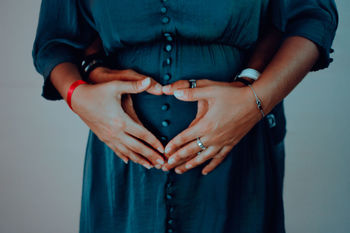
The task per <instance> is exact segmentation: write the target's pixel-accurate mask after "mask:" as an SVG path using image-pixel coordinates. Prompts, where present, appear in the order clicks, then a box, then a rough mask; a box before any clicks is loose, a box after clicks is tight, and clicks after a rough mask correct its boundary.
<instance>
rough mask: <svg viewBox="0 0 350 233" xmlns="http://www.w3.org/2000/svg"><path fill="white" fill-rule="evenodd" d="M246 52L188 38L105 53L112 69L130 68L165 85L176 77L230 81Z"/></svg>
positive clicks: (154, 42) (232, 47)
mask: <svg viewBox="0 0 350 233" xmlns="http://www.w3.org/2000/svg"><path fill="white" fill-rule="evenodd" d="M245 54H246V52H245V51H244V50H240V49H238V48H236V47H234V46H232V45H227V44H221V43H208V42H206V43H204V42H200V41H189V40H179V39H177V40H173V41H167V40H159V41H153V42H152V43H143V44H137V45H132V46H126V47H124V48H120V49H116V50H115V51H113V53H111V54H110V56H109V58H110V59H109V62H110V65H111V66H112V67H113V68H115V69H133V70H135V71H137V72H139V73H141V74H144V75H147V76H151V77H152V78H154V79H155V80H156V81H158V82H159V83H161V84H163V85H165V84H168V83H173V82H175V81H178V80H189V79H211V80H214V81H226V82H228V81H232V78H233V76H234V75H236V74H237V73H238V72H239V71H240V70H241V68H242V65H243V64H244V57H245Z"/></svg>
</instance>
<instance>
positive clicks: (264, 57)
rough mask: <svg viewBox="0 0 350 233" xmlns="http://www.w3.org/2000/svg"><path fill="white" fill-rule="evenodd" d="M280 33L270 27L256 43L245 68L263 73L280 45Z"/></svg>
mask: <svg viewBox="0 0 350 233" xmlns="http://www.w3.org/2000/svg"><path fill="white" fill-rule="evenodd" d="M282 35H283V34H282V33H281V32H280V31H278V30H276V29H275V28H274V27H273V26H271V27H270V28H269V29H268V30H267V31H266V33H265V34H264V35H263V36H262V38H261V39H260V40H259V41H258V43H257V46H256V48H255V50H254V52H253V54H252V56H251V57H250V59H249V61H248V63H247V67H248V68H252V69H255V70H258V71H259V72H263V70H264V69H265V67H266V66H267V65H268V64H269V62H270V61H271V59H272V57H273V55H275V53H276V52H277V50H278V48H279V47H280V45H281V41H282Z"/></svg>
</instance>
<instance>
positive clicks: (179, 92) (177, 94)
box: [174, 90, 184, 97]
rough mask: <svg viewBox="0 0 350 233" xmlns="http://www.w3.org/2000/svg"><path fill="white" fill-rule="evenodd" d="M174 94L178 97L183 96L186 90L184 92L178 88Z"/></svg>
mask: <svg viewBox="0 0 350 233" xmlns="http://www.w3.org/2000/svg"><path fill="white" fill-rule="evenodd" d="M174 95H175V96H176V97H181V96H183V95H184V92H183V91H180V90H177V91H174Z"/></svg>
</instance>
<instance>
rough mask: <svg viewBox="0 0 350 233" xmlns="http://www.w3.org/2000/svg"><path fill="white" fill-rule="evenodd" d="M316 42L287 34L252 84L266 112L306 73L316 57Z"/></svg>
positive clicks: (317, 53)
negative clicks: (287, 36)
mask: <svg viewBox="0 0 350 233" xmlns="http://www.w3.org/2000/svg"><path fill="white" fill-rule="evenodd" d="M318 56H319V50H318V48H317V46H316V44H315V43H313V42H312V41H310V40H308V39H306V38H304V37H299V36H293V37H289V38H287V39H286V40H285V41H284V42H283V44H282V46H281V47H280V48H279V50H278V51H277V53H276V54H275V56H274V57H273V59H272V60H271V62H270V63H269V64H268V66H267V67H266V69H265V70H264V71H263V73H262V74H261V76H260V77H259V79H258V80H257V81H255V82H254V83H253V84H252V86H253V88H254V89H255V91H256V93H257V95H258V96H259V97H260V98H261V100H262V104H263V109H264V111H265V113H268V112H270V111H271V110H272V109H273V107H274V106H275V105H277V104H278V103H279V102H280V101H281V100H282V99H283V98H285V97H286V96H287V95H288V94H289V93H290V92H291V91H292V90H293V89H294V88H295V87H296V86H297V84H298V83H299V82H300V81H301V80H302V79H303V78H304V77H305V75H306V74H307V73H308V72H309V71H310V69H311V68H312V66H313V65H314V64H315V62H316V61H317V58H318Z"/></svg>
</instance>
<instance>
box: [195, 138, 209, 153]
mask: <svg viewBox="0 0 350 233" xmlns="http://www.w3.org/2000/svg"><path fill="white" fill-rule="evenodd" d="M197 144H198V146H199V147H200V148H201V149H202V150H205V149H207V147H205V146H204V144H203V143H202V142H201V140H200V139H199V137H197Z"/></svg>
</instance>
